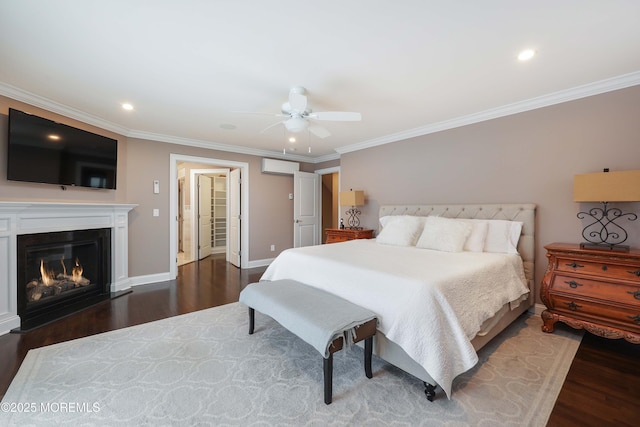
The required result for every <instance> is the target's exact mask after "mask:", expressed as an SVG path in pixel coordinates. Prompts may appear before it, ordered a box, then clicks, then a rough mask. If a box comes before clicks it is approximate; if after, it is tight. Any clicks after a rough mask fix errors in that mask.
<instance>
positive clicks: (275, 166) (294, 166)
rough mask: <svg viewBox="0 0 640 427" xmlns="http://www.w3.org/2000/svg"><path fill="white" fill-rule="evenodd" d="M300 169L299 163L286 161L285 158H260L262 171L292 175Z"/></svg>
mask: <svg viewBox="0 0 640 427" xmlns="http://www.w3.org/2000/svg"><path fill="white" fill-rule="evenodd" d="M299 170H300V163H297V162H287V161H285V160H275V159H262V173H274V174H278V175H293V173H294V172H297V171H299Z"/></svg>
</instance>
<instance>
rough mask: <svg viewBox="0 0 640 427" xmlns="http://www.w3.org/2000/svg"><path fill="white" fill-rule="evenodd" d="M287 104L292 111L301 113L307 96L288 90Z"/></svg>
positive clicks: (305, 106)
mask: <svg viewBox="0 0 640 427" xmlns="http://www.w3.org/2000/svg"><path fill="white" fill-rule="evenodd" d="M289 105H290V106H291V110H292V111H298V112H300V113H302V112H303V111H304V110H305V108H307V97H306V96H304V95H303V94H301V93H298V92H294V91H291V92H289Z"/></svg>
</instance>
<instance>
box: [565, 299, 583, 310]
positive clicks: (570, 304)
mask: <svg viewBox="0 0 640 427" xmlns="http://www.w3.org/2000/svg"><path fill="white" fill-rule="evenodd" d="M566 304H567V306H568V307H569V310H571V311H576V310H577V309H579V308H582V306H581V305H578V304H576V303H575V302H573V301H571V302H567V303H566Z"/></svg>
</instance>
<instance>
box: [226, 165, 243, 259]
mask: <svg viewBox="0 0 640 427" xmlns="http://www.w3.org/2000/svg"><path fill="white" fill-rule="evenodd" d="M240 178H241V177H240V169H239V168H238V169H234V170H232V171H231V173H229V195H228V201H229V204H228V206H229V216H228V218H229V223H228V226H229V227H228V233H229V236H228V239H227V242H229V243H228V245H227V248H228V250H227V259H228V260H229V262H230V263H231V264H233V265H235V266H236V267H240V224H241V221H242V218H241V217H240V186H241V179H240Z"/></svg>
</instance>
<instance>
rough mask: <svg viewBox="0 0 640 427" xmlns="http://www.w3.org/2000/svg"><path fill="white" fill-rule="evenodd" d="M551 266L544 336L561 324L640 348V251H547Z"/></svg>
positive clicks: (556, 247)
mask: <svg viewBox="0 0 640 427" xmlns="http://www.w3.org/2000/svg"><path fill="white" fill-rule="evenodd" d="M545 249H546V250H547V258H548V259H549V265H548V267H547V271H546V272H545V274H544V277H543V278H542V287H541V288H540V299H542V302H543V303H544V304H545V305H546V306H547V309H546V310H544V311H543V312H542V321H543V322H544V325H543V326H542V330H543V331H544V332H553V325H554V323H556V322H564V323H566V324H568V325H570V326H572V327H574V328H581V329H586V330H587V331H589V332H591V333H593V334H596V335H599V336H601V337H605V338H624V339H625V340H627V341H629V342H631V343H634V344H640V249H636V248H630V249H629V251H627V252H617V251H605V250H600V249H593V248H583V247H581V246H580V245H577V244H571V243H553V244H551V245H547V246H545Z"/></svg>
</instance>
